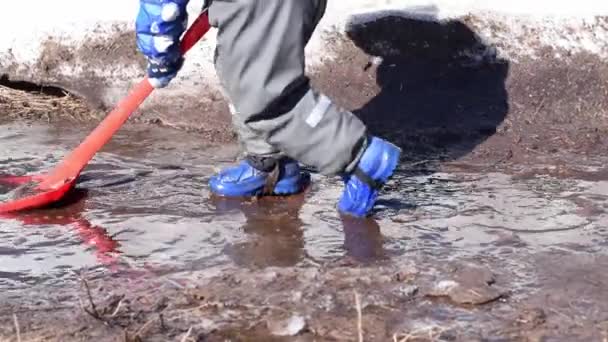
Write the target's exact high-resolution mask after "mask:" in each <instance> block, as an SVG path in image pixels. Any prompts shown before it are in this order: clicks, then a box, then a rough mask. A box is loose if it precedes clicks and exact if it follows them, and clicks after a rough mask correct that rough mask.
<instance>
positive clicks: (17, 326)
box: [13, 314, 21, 342]
mask: <svg viewBox="0 0 608 342" xmlns="http://www.w3.org/2000/svg"><path fill="white" fill-rule="evenodd" d="M13 321H14V322H15V331H16V332H17V341H18V342H21V330H20V329H19V320H18V319H17V315H16V314H13Z"/></svg>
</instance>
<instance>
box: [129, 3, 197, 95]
mask: <svg viewBox="0 0 608 342" xmlns="http://www.w3.org/2000/svg"><path fill="white" fill-rule="evenodd" d="M188 1H189V0H140V1H139V4H140V7H139V13H138V14H137V19H136V21H135V32H136V35H137V48H138V49H139V51H140V52H141V53H142V54H143V55H144V56H146V57H147V59H148V68H147V74H148V79H149V81H150V84H151V85H152V86H153V87H154V88H164V87H166V86H167V85H169V83H170V82H171V80H173V78H175V76H176V75H177V73H178V71H179V70H180V69H181V67H182V65H183V62H184V59H183V56H182V54H181V52H180V37H181V36H182V34H183V33H184V31H185V30H186V28H187V26H188V13H187V11H186V5H187V4H188Z"/></svg>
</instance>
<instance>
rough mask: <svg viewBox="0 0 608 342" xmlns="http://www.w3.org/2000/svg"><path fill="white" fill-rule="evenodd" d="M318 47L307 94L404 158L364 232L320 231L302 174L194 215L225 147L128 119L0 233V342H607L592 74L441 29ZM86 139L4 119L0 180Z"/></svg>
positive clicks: (325, 184) (601, 180)
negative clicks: (352, 117) (294, 191)
mask: <svg viewBox="0 0 608 342" xmlns="http://www.w3.org/2000/svg"><path fill="white" fill-rule="evenodd" d="M396 33H398V34H396ZM335 39H336V46H339V47H340V49H342V50H341V53H340V58H341V59H340V63H334V64H327V65H325V66H323V67H322V68H320V69H318V70H314V71H313V73H312V77H313V81H314V83H315V84H316V85H317V86H318V87H319V88H320V89H322V90H324V91H325V92H327V93H328V94H330V95H332V96H333V97H334V98H335V99H337V100H338V101H339V102H340V103H341V104H342V105H343V106H344V107H345V108H348V109H351V110H353V111H354V112H355V113H356V114H357V115H358V116H359V117H361V118H362V119H363V120H364V121H365V122H366V123H368V125H369V127H370V130H371V131H372V132H373V133H377V134H381V135H383V136H386V137H388V138H389V139H391V140H393V141H395V142H396V143H397V144H399V145H400V146H401V147H402V148H403V149H404V158H403V160H402V163H401V165H400V167H399V170H398V172H397V174H396V175H395V177H394V178H393V179H392V180H391V181H390V182H389V184H387V188H386V191H385V192H384V193H383V194H382V196H381V198H380V199H379V202H378V206H377V209H376V211H375V212H374V215H373V217H371V218H368V219H353V218H349V217H344V216H341V215H339V214H338V213H337V211H336V209H335V205H336V201H337V200H338V198H339V196H340V193H341V191H342V183H341V181H340V180H339V179H338V178H326V177H322V176H320V175H318V174H316V173H314V170H312V171H313V179H312V183H311V186H310V187H309V188H308V189H307V191H306V192H305V193H303V194H301V195H298V196H293V197H289V198H281V197H272V198H264V199H260V200H228V199H223V198H217V197H214V196H212V195H211V194H210V193H209V191H208V189H207V185H206V182H207V181H208V179H209V177H210V176H211V175H213V174H214V173H215V172H216V171H217V170H218V169H219V168H221V167H223V166H225V165H228V164H230V163H232V162H234V161H235V160H236V159H237V158H238V155H239V149H238V146H237V145H236V144H227V143H226V142H227V141H228V140H223V141H222V143H218V140H214V139H213V138H210V135H207V134H206V133H201V132H197V131H196V130H192V131H187V130H186V131H184V130H181V129H179V127H162V126H167V125H150V124H149V123H148V124H142V122H132V123H131V124H130V125H128V126H127V127H125V128H124V129H123V130H121V131H120V132H119V133H118V134H117V136H116V137H115V138H114V139H113V140H112V141H111V142H110V143H109V144H108V146H107V147H106V148H104V150H103V151H102V152H101V153H100V154H99V155H98V156H96V158H95V159H94V160H93V162H92V163H91V164H90V166H89V167H88V168H87V169H86V170H85V172H84V173H83V174H82V177H81V179H79V181H78V186H77V188H76V190H75V191H74V192H73V193H71V194H70V196H68V198H67V199H66V200H65V201H64V202H62V203H61V204H60V205H57V206H56V207H53V208H49V209H47V210H42V211H32V212H28V213H24V214H20V215H11V216H5V217H3V218H2V219H1V220H0V238H1V239H2V244H0V265H1V266H0V289H1V290H2V291H0V302H1V303H2V304H3V305H2V306H0V337H1V338H2V339H6V340H11V341H17V340H19V338H21V339H22V340H36V339H40V340H50V341H66V340H67V341H69V340H90V339H94V340H97V341H116V340H121V341H167V340H176V341H188V340H191V341H193V340H196V341H226V340H230V341H360V340H362V339H363V340H365V341H400V342H405V341H408V342H409V341H603V340H605V339H606V338H608V314H607V313H608V308H607V307H606V306H607V305H608V304H607V303H608V300H606V299H608V297H607V296H606V291H605V289H606V286H607V284H608V278H607V276H606V272H604V269H605V268H606V267H607V266H608V255H607V254H606V248H605V246H606V244H607V243H608V231H607V230H606V224H607V223H608V213H607V210H608V204H607V203H608V202H606V199H607V198H608V173H607V171H606V166H605V165H606V162H607V161H608V154H606V153H605V152H604V151H606V149H605V147H606V138H605V134H604V132H605V131H606V129H607V128H608V126H607V125H606V122H605V120H606V115H605V111H604V108H605V107H606V103H607V102H608V101H607V100H608V98H607V97H606V96H607V93H606V91H605V89H606V82H608V81H606V80H607V79H608V78H607V77H604V76H606V75H607V74H608V72H607V69H606V65H605V64H604V62H602V61H600V60H598V59H596V58H594V57H592V56H583V55H576V56H569V57H568V58H566V59H563V60H557V59H553V57H551V56H552V55H550V54H548V55H547V56H546V59H544V60H542V61H540V62H539V61H532V60H529V61H518V62H517V63H513V62H510V61H509V60H504V59H502V58H500V57H499V56H498V55H496V54H494V53H493V52H492V51H494V50H493V49H492V47H491V46H486V45H484V43H483V41H482V40H481V39H480V38H479V37H478V36H477V35H476V34H475V33H474V32H473V31H472V30H471V28H470V26H469V25H466V24H465V23H463V22H459V21H453V22H446V23H442V24H438V23H432V22H421V21H414V20H409V19H403V18H394V17H389V18H385V19H383V20H379V21H378V22H375V23H370V24H368V25H366V26H362V27H356V28H353V29H352V30H351V31H350V33H349V36H348V37H347V38H343V37H336V38H335ZM216 100H217V101H215V102H217V103H221V99H219V98H218V99H216ZM186 115H188V114H186ZM214 115H217V117H218V118H224V115H227V113H226V114H224V113H223V112H222V111H221V110H218V111H216V112H215V114H214ZM225 118H226V119H225V121H223V123H222V124H221V125H219V124H218V125H217V126H214V123H213V122H212V123H210V126H209V127H207V129H208V130H213V129H217V130H218V131H221V132H222V134H226V132H227V131H226V130H225V129H224V128H222V127H225V126H224V125H226V124H227V123H229V116H226V117H225ZM222 120H223V119H222ZM89 126H91V125H90V124H89V125H88V126H87V125H83V126H76V125H73V126H72V127H68V128H66V127H60V125H56V124H55V123H53V122H51V123H44V124H43V123H31V122H30V123H28V124H25V123H23V122H21V121H19V120H17V121H14V120H6V121H5V123H4V124H3V125H1V126H0V145H1V146H2V149H0V166H1V167H2V172H3V173H8V174H24V173H36V172H40V171H42V170H44V169H47V168H49V167H51V166H52V165H55V164H56V163H57V162H58V161H59V160H60V159H61V158H62V156H63V155H65V153H67V151H69V150H70V149H71V148H73V147H74V146H76V144H78V143H79V142H80V141H81V139H82V138H83V137H84V136H85V135H86V134H87V133H88V132H89V131H90V129H89ZM211 135H212V134H211ZM361 338H362V339H361Z"/></svg>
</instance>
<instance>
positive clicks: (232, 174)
mask: <svg viewBox="0 0 608 342" xmlns="http://www.w3.org/2000/svg"><path fill="white" fill-rule="evenodd" d="M253 164H256V166H257V167H254V166H253ZM309 182H310V174H309V173H307V172H302V171H301V170H300V166H299V165H298V163H297V162H296V161H294V160H293V159H289V158H284V159H280V160H272V161H271V162H270V163H268V162H264V163H261V164H260V163H256V162H252V160H248V159H246V160H243V161H241V162H240V163H239V164H238V165H236V166H231V167H228V168H226V169H223V170H221V171H220V172H219V174H217V175H215V176H213V177H211V180H210V181H209V186H210V187H211V191H212V192H213V193H215V194H216V195H220V196H225V197H252V196H263V195H281V196H285V195H293V194H297V193H299V192H301V191H303V190H304V189H305V188H306V186H307V185H308V183H309Z"/></svg>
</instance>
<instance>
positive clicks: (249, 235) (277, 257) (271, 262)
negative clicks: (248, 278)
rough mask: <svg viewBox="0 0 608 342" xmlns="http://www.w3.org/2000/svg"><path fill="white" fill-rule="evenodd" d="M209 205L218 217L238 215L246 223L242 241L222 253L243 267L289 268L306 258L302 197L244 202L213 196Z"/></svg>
mask: <svg viewBox="0 0 608 342" xmlns="http://www.w3.org/2000/svg"><path fill="white" fill-rule="evenodd" d="M210 202H211V204H212V206H213V207H214V208H215V209H216V210H217V212H218V214H220V215H222V214H230V213H241V214H243V215H244V216H245V222H244V224H243V225H242V227H241V229H242V231H243V233H245V234H246V239H245V241H242V242H238V243H231V244H228V245H227V246H226V247H225V250H224V252H225V253H226V255H228V256H229V257H230V258H231V260H232V261H233V262H234V263H236V264H237V265H239V266H243V267H269V266H278V267H288V266H294V265H296V264H297V263H298V262H300V261H301V260H302V259H303V258H304V257H305V251H304V234H303V229H302V227H303V225H304V223H303V222H302V220H301V219H300V210H301V209H302V206H303V205H304V202H305V195H304V194H300V195H296V196H289V197H264V198H260V199H252V200H244V199H236V198H222V197H218V196H214V195H212V196H211V197H210Z"/></svg>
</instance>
